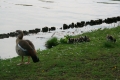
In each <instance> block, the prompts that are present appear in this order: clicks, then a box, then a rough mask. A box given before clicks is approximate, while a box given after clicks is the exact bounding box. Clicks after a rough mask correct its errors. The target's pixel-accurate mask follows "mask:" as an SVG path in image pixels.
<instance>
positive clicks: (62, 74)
mask: <svg viewBox="0 0 120 80" xmlns="http://www.w3.org/2000/svg"><path fill="white" fill-rule="evenodd" d="M107 34H111V35H113V36H114V37H115V38H116V39H117V42H116V43H112V42H108V41H106V35H107ZM82 35H83V36H84V35H87V36H89V37H90V39H91V41H90V42H82V43H79V44H59V45H58V46H56V47H53V48H51V49H48V50H44V51H40V50H38V51H37V52H38V56H39V58H40V62H39V63H33V62H32V60H31V64H29V65H21V66H17V65H16V64H17V63H19V62H20V60H21V58H20V57H15V58H12V59H7V60H0V80H116V79H117V80H119V79H120V27H116V28H112V29H104V30H101V29H99V30H96V31H93V32H88V33H84V34H82ZM76 37H77V36H76Z"/></svg>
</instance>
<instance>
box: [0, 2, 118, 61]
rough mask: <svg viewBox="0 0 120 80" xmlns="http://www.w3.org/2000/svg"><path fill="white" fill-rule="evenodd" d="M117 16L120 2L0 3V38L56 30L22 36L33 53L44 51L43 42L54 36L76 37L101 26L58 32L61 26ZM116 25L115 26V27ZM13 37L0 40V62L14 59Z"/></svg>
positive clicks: (104, 25) (103, 25)
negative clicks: (5, 35) (29, 41)
mask: <svg viewBox="0 0 120 80" xmlns="http://www.w3.org/2000/svg"><path fill="white" fill-rule="evenodd" d="M116 16H120V0H84V1H83V0H0V34H2V33H9V32H13V31H16V30H30V29H35V28H43V27H45V26H47V27H53V26H54V27H56V28H57V30H56V31H52V32H51V33H42V32H40V33H38V34H32V35H29V36H25V37H24V38H25V39H29V40H31V41H32V42H33V43H34V45H35V47H36V49H40V50H44V49H45V46H44V44H45V41H46V40H47V39H49V38H50V37H51V36H52V35H53V34H54V33H55V35H54V36H56V37H59V38H61V37H63V36H64V35H66V34H70V35H75V34H80V33H81V31H84V32H85V31H89V30H93V29H97V28H102V27H112V26H110V25H106V24H102V25H96V26H86V27H83V28H80V29H78V31H77V32H76V33H74V34H72V32H74V31H76V30H77V29H69V30H65V31H64V30H60V29H59V28H61V27H62V26H63V24H64V23H66V24H70V23H72V22H74V23H76V22H80V21H90V20H91V19H93V20H94V19H105V18H108V17H116ZM116 25H117V24H116ZM15 40H16V38H15V37H13V38H12V37H11V38H7V39H0V57H1V58H2V59H5V58H12V57H15V56H18V55H17V54H16V52H15Z"/></svg>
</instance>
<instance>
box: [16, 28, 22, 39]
mask: <svg viewBox="0 0 120 80" xmlns="http://www.w3.org/2000/svg"><path fill="white" fill-rule="evenodd" d="M16 34H17V38H19V39H22V38H23V31H21V30H16Z"/></svg>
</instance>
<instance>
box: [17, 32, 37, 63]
mask: <svg viewBox="0 0 120 80" xmlns="http://www.w3.org/2000/svg"><path fill="white" fill-rule="evenodd" d="M16 34H17V38H16V53H17V54H18V55H19V56H21V57H22V60H21V63H19V64H17V65H21V64H29V63H30V57H31V58H32V60H33V62H34V63H36V62H39V58H38V56H37V52H36V50H35V47H34V44H33V43H32V42H31V41H30V40H24V39H23V36H24V34H23V31H22V30H16ZM24 56H28V61H27V62H25V63H24V61H23V59H24Z"/></svg>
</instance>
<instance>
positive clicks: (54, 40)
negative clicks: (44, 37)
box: [45, 37, 59, 48]
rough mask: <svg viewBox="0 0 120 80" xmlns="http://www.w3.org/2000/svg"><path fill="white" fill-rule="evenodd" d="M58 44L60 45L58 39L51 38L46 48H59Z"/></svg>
mask: <svg viewBox="0 0 120 80" xmlns="http://www.w3.org/2000/svg"><path fill="white" fill-rule="evenodd" d="M58 44H59V41H58V39H57V37H53V38H50V39H49V40H48V41H46V44H45V46H46V47H47V48H52V47H54V46H57V45H58Z"/></svg>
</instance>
